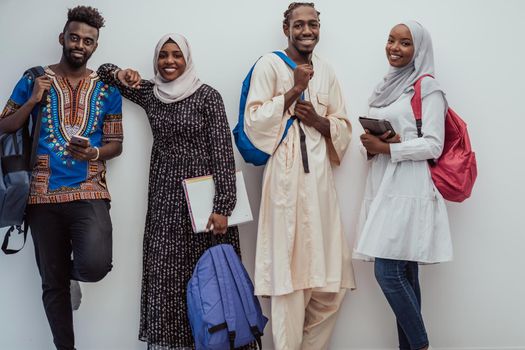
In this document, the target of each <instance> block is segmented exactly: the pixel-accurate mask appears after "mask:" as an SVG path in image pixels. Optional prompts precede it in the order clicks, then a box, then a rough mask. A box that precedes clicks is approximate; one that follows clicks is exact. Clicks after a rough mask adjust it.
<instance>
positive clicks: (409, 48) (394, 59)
mask: <svg viewBox="0 0 525 350" xmlns="http://www.w3.org/2000/svg"><path fill="white" fill-rule="evenodd" d="M385 50H386V57H387V59H388V63H390V65H391V66H392V67H397V68H401V67H404V66H406V65H407V64H409V63H410V62H411V61H412V57H413V56H414V42H413V39H412V34H411V33H410V30H409V29H408V27H407V26H405V25H404V24H398V25H397V26H395V27H394V28H392V30H391V31H390V35H389V36H388V41H387V43H386V47H385Z"/></svg>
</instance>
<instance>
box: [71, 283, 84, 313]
mask: <svg viewBox="0 0 525 350" xmlns="http://www.w3.org/2000/svg"><path fill="white" fill-rule="evenodd" d="M69 292H70V293H71V308H72V309H73V310H78V308H79V307H80V301H81V300H82V290H81V289H80V283H78V281H75V280H71V283H70V286H69Z"/></svg>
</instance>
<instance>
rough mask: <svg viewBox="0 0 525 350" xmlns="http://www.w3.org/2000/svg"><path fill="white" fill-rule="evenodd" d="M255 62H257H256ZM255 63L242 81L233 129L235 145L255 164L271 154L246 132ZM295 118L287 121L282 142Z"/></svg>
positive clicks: (286, 57) (283, 58) (285, 59)
mask: <svg viewBox="0 0 525 350" xmlns="http://www.w3.org/2000/svg"><path fill="white" fill-rule="evenodd" d="M273 53H274V54H276V55H277V56H279V57H280V58H281V59H282V60H283V61H284V62H285V63H286V64H287V65H288V66H289V67H290V68H292V69H295V67H297V65H296V64H295V62H294V61H292V60H291V59H290V57H288V56H286V55H285V54H284V53H283V52H281V51H274V52H273ZM255 64H257V62H255ZM255 64H254V65H253V66H252V68H251V69H250V71H249V72H248V75H247V76H246V78H245V79H244V81H243V82H242V89H241V101H240V104H239V120H238V121H237V125H236V126H235V128H234V129H233V137H234V139H235V145H237V149H238V150H239V153H240V154H241V156H242V157H243V159H244V161H245V162H247V163H251V164H253V165H264V164H266V162H268V159H269V158H270V155H269V154H268V153H265V152H263V151H261V150H260V149H258V148H257V147H255V146H254V145H253V143H252V142H251V141H250V139H249V138H248V135H246V132H244V111H245V109H246V99H247V98H248V92H249V91H250V82H251V80H252V73H253V69H254V68H255ZM295 119H297V118H296V117H291V118H290V119H288V121H287V122H286V127H285V129H284V133H283V137H282V138H281V141H280V142H283V140H284V138H285V137H286V134H287V133H288V129H290V127H291V126H292V124H293V122H294V121H295Z"/></svg>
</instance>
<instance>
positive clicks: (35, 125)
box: [26, 66, 47, 170]
mask: <svg viewBox="0 0 525 350" xmlns="http://www.w3.org/2000/svg"><path fill="white" fill-rule="evenodd" d="M26 74H29V76H31V77H32V78H33V79H36V78H38V77H41V76H43V75H45V74H46V72H45V70H44V68H43V67H42V66H36V67H32V68H29V69H28V70H27V71H26ZM46 99H47V92H44V94H43V95H42V100H40V101H44V102H45V101H46ZM37 106H38V113H37V115H36V116H33V119H32V123H31V124H32V129H31V155H30V157H29V170H32V169H33V168H34V167H35V164H36V151H37V148H38V140H39V139H40V129H41V127H42V102H40V103H39V104H38V105H37Z"/></svg>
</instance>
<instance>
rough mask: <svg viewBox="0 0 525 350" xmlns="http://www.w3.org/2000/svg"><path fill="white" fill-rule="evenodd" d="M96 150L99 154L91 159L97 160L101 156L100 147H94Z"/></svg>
mask: <svg viewBox="0 0 525 350" xmlns="http://www.w3.org/2000/svg"><path fill="white" fill-rule="evenodd" d="M93 148H94V149H95V150H96V151H97V156H96V157H95V158H93V159H91V160H92V161H95V160H98V157H100V150H99V149H98V147H96V146H95V147H93Z"/></svg>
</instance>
